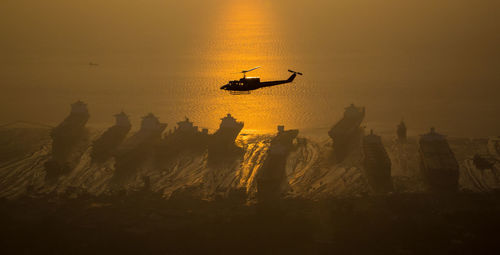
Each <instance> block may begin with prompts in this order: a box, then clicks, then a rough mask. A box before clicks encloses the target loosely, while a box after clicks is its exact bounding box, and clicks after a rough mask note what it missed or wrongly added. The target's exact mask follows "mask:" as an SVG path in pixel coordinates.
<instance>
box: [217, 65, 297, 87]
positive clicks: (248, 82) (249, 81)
mask: <svg viewBox="0 0 500 255" xmlns="http://www.w3.org/2000/svg"><path fill="white" fill-rule="evenodd" d="M258 68H260V66H258V67H255V68H252V69H250V70H243V71H241V72H239V73H242V74H243V78H241V79H240V80H235V81H230V82H229V83H228V84H226V85H224V86H222V87H220V89H222V90H228V91H231V93H234V92H236V93H238V92H244V91H250V90H255V89H260V88H264V87H270V86H275V85H280V84H285V83H290V82H292V81H293V80H294V79H295V77H296V76H297V74H298V75H302V73H300V72H295V71H292V70H288V71H289V72H291V73H292V76H290V78H288V80H281V81H266V82H261V81H260V78H258V77H247V76H246V74H247V73H248V72H251V71H253V70H255V69H258Z"/></svg>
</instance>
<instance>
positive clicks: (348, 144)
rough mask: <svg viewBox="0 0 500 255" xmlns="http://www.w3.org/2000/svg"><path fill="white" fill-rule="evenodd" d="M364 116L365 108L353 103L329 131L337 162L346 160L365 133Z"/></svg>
mask: <svg viewBox="0 0 500 255" xmlns="http://www.w3.org/2000/svg"><path fill="white" fill-rule="evenodd" d="M364 117H365V108H364V107H356V106H354V104H351V105H350V106H349V107H347V108H345V111H344V117H343V118H342V119H341V120H340V121H339V122H337V124H335V126H333V127H332V129H330V131H329V132H328V135H329V136H330V137H331V138H332V140H333V155H334V158H335V161H336V162H337V163H340V162H342V161H344V159H345V158H346V157H347V156H348V155H349V153H350V152H351V150H352V148H353V147H354V145H355V144H356V143H358V142H359V140H360V138H361V136H362V134H363V129H362V128H361V127H360V125H361V122H362V121H363V119H364Z"/></svg>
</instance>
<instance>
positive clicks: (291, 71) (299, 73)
mask: <svg viewBox="0 0 500 255" xmlns="http://www.w3.org/2000/svg"><path fill="white" fill-rule="evenodd" d="M288 72H290V73H296V74H298V75H303V74H302V73H301V72H295V71H294V70H290V69H288Z"/></svg>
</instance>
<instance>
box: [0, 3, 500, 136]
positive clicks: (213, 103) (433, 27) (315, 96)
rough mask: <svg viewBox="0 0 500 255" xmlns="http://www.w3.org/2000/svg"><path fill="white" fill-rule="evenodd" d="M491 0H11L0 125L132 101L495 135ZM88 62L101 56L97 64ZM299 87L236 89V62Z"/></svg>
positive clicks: (140, 106) (269, 120) (155, 108)
mask: <svg viewBox="0 0 500 255" xmlns="http://www.w3.org/2000/svg"><path fill="white" fill-rule="evenodd" d="M498 10H499V8H498V3H497V2H495V1H481V3H474V4H472V1H440V2H439V3H434V2H431V1H404V2H401V1H392V0H387V1H377V3H376V4H375V2H374V1H367V0H366V1H362V0H360V1H326V0H314V1H296V0H291V1H284V0H273V1H261V0H256V1H237V0H210V1H196V0H186V1H157V0H147V1H126V2H124V1H118V0H106V1H102V0H100V1H97V0H90V1H69V2H68V1H62V0H61V1H60V0H48V1H30V0H19V1H2V3H0V16H1V18H0V21H1V22H0V28H2V31H4V32H3V36H2V40H1V42H0V46H1V49H0V51H1V52H2V55H3V56H2V61H1V63H0V84H1V86H2V93H0V106H1V107H0V122H1V123H7V122H10V121H15V120H20V119H21V120H30V121H37V122H43V123H48V124H52V125H55V124H56V123H58V122H60V121H61V120H62V119H63V118H64V117H65V116H66V115H67V114H68V111H69V104H70V103H72V102H73V101H76V100H78V99H81V100H84V101H85V102H87V103H88V104H89V108H90V111H91V115H92V117H91V120H90V122H89V124H90V125H92V126H96V127H102V128H104V127H107V126H109V125H111V123H112V121H113V120H112V114H114V113H116V112H118V111H120V110H122V109H123V110H124V111H126V112H127V113H128V114H129V115H130V116H131V118H132V119H133V122H134V125H135V127H137V126H138V123H139V121H140V117H141V116H143V115H145V114H147V113H148V112H153V113H155V114H156V115H158V116H159V117H160V119H161V120H162V121H163V122H167V123H168V124H169V128H171V127H173V126H174V125H175V123H176V122H177V121H179V120H181V119H183V118H184V116H188V117H190V119H192V120H193V121H194V122H195V123H196V124H197V125H199V126H202V127H207V128H210V129H211V130H214V129H216V128H217V126H218V123H219V122H220V120H219V119H220V118H221V117H222V116H224V115H225V114H226V113H228V112H230V113H232V114H233V115H234V116H235V117H236V118H238V119H239V120H243V121H244V122H245V130H244V132H247V133H268V132H274V130H275V127H276V125H278V124H284V125H286V126H287V127H289V128H299V129H300V130H301V134H311V135H323V136H326V131H327V130H328V128H329V127H330V126H331V125H332V124H334V123H335V122H336V121H337V120H338V119H339V118H340V117H341V115H342V112H343V108H344V107H345V106H346V105H348V104H350V103H356V104H358V105H364V106H366V107H367V117H366V125H367V126H368V127H369V128H375V129H376V130H377V131H378V132H379V133H391V134H392V133H393V132H394V129H395V125H396V124H397V123H398V122H399V121H400V120H401V118H402V117H404V118H405V120H406V122H407V123H408V126H409V128H410V133H414V134H415V133H417V134H418V133H422V132H424V130H426V129H427V128H428V127H430V126H436V127H437V128H438V130H441V131H442V132H444V133H447V134H450V135H456V136H463V135H467V136H490V135H498V130H500V121H499V120H498V118H497V117H498V116H499V114H500V103H499V101H498V100H497V98H498V95H499V93H498V92H499V91H498V84H499V81H500V77H499V75H498V70H500V64H499V59H500V50H499V48H498V45H500V36H499V35H500V33H499V27H498V24H500V22H498V15H496V14H498ZM89 62H95V63H99V66H89V65H88V63H89ZM255 66H262V68H261V69H259V70H257V71H255V72H253V73H252V74H251V76H259V77H261V78H262V80H274V79H285V78H288V76H289V73H288V72H287V69H289V68H290V69H294V70H297V71H301V72H304V74H305V75H304V76H302V77H298V78H297V79H296V81H295V82H294V83H292V84H287V85H283V86H278V87H272V88H266V89H263V90H258V91H254V92H252V93H251V94H249V95H237V96H235V95H229V94H227V93H225V92H223V91H220V90H219V87H220V86H221V85H223V84H225V83H226V82H227V81H228V80H231V79H239V78H240V75H238V74H233V73H234V72H237V71H240V70H243V69H248V68H252V67H255Z"/></svg>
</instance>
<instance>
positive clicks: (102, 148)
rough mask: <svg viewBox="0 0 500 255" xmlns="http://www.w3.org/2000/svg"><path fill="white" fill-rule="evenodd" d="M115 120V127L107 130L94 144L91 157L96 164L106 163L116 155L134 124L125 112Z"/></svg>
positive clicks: (116, 116) (117, 115)
mask: <svg viewBox="0 0 500 255" xmlns="http://www.w3.org/2000/svg"><path fill="white" fill-rule="evenodd" d="M115 118H116V122H115V125H114V126H112V127H110V128H109V129H108V130H106V131H105V132H104V133H103V134H102V135H101V137H99V138H98V139H97V140H95V141H94V143H93V146H92V152H91V156H92V160H93V161H94V162H104V161H106V160H107V159H109V158H110V157H112V156H113V155H114V154H116V149H117V148H118V146H119V145H120V144H121V143H122V142H123V140H125V137H126V136H127V134H128V132H129V131H130V129H131V128H132V124H130V120H129V118H128V116H127V114H125V113H124V112H121V113H119V114H116V115H115Z"/></svg>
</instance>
